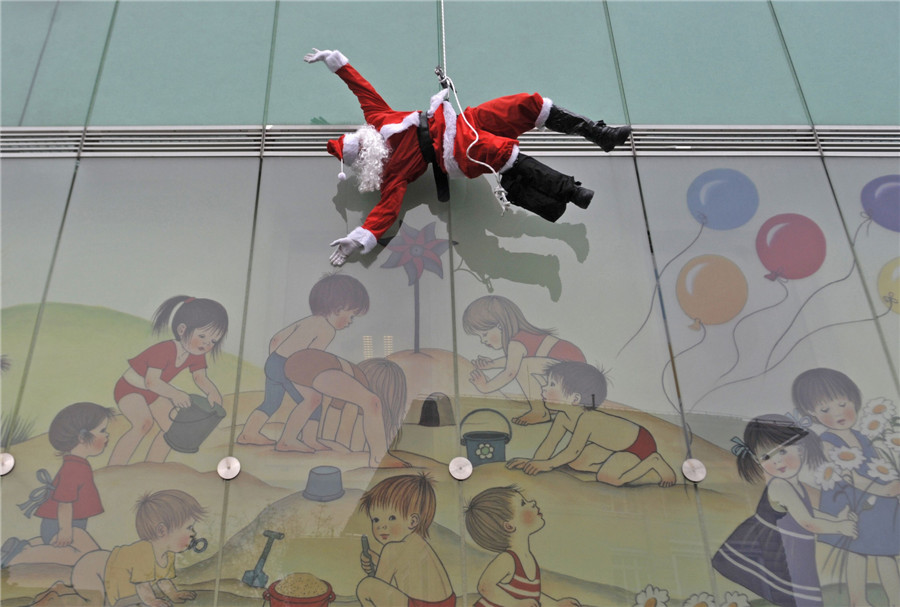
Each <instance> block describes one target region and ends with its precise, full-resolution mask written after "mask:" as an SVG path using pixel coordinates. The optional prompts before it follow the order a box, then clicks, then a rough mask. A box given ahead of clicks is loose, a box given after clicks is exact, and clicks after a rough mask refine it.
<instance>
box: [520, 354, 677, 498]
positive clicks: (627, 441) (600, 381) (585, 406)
mask: <svg viewBox="0 0 900 607" xmlns="http://www.w3.org/2000/svg"><path fill="white" fill-rule="evenodd" d="M545 378H546V379H545V383H544V386H543V387H542V388H541V396H542V397H543V399H544V402H545V404H546V406H547V408H548V409H550V410H551V411H556V412H557V415H556V417H555V419H554V420H553V424H552V425H551V426H550V430H549V431H548V432H547V436H546V438H544V440H543V441H542V442H541V444H540V445H539V446H538V448H537V449H536V450H535V452H534V457H533V458H532V459H525V458H513V459H511V460H510V461H508V462H507V464H506V467H507V468H510V469H519V470H523V471H524V472H525V473H526V474H532V475H533V474H538V473H539V472H547V471H549V470H552V469H554V468H558V467H560V466H562V465H566V464H567V465H568V466H569V467H570V468H572V469H574V470H579V471H582V472H592V473H594V474H596V475H597V480H598V481H600V482H601V483H606V484H609V485H613V486H616V487H620V486H622V485H625V484H627V483H631V482H634V481H637V480H639V479H641V478H643V477H644V476H645V475H647V474H650V473H655V474H656V475H658V476H659V486H660V487H671V486H672V485H673V484H675V471H674V470H672V467H671V466H669V464H668V463H667V462H666V460H665V459H663V457H662V455H660V454H659V452H658V451H657V450H656V441H655V440H654V439H653V436H652V435H651V434H650V432H649V431H648V430H647V429H646V428H644V427H643V426H640V425H638V424H636V423H634V422H633V421H630V420H627V419H624V418H622V417H618V416H616V415H610V414H609V413H606V412H604V411H601V410H600V409H596V408H591V407H592V403H594V402H600V403H602V402H603V401H604V400H605V399H606V376H605V375H604V374H603V372H602V371H601V370H600V369H598V368H597V367H594V366H592V365H589V364H587V363H579V362H560V363H556V364H553V365H551V366H549V367H548V368H547V371H546V375H545ZM567 435H571V437H570V439H569V443H568V444H567V445H566V446H565V447H564V448H563V449H561V450H560V451H559V453H556V454H555V455H554V452H555V451H556V448H557V447H558V446H559V444H560V442H561V441H562V440H563V438H565V437H566V436H567Z"/></svg>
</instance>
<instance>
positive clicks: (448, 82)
mask: <svg viewBox="0 0 900 607" xmlns="http://www.w3.org/2000/svg"><path fill="white" fill-rule="evenodd" d="M438 6H439V8H440V15H439V19H438V20H439V22H440V30H441V40H440V44H441V64H440V65H439V66H437V68H435V70H434V73H435V74H437V77H438V79H439V80H440V82H441V86H442V87H444V88H449V89H450V91H452V93H453V98H454V99H456V107H457V110H458V114H459V116H460V117H461V118H462V119H463V122H465V123H466V126H468V127H469V129H470V130H471V131H472V134H473V135H475V140H474V141H472V143H470V144H469V145H468V147H466V158H468V159H469V160H471V161H472V162H474V163H475V164H480V165H481V166H483V167H486V168H487V169H488V170H489V171H490V172H491V173H493V175H494V179H495V180H496V181H497V184H496V185H495V186H494V189H493V193H494V197H495V198H496V199H497V202H499V203H500V214H501V215H502V214H503V213H506V210H507V209H508V208H509V200H508V199H507V197H506V190H505V189H503V186H502V185H501V184H500V174H499V173H498V172H497V171H495V170H494V167H492V166H491V165H489V164H488V163H486V162H482V161H480V160H478V159H476V158H473V157H472V155H471V154H469V150H471V149H472V147H473V146H474V145H475V144H476V143H478V131H477V130H476V129H475V127H474V126H472V124H471V123H470V122H469V120H468V119H467V118H466V114H465V112H464V111H463V107H462V104H461V103H460V102H459V95H458V94H457V93H456V86H455V85H454V84H453V80H452V79H451V78H450V76H448V75H447V32H446V28H445V27H444V0H438Z"/></svg>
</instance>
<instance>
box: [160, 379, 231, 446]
mask: <svg viewBox="0 0 900 607" xmlns="http://www.w3.org/2000/svg"><path fill="white" fill-rule="evenodd" d="M173 414H174V415H175V416H174V417H172V415H173ZM224 418H225V409H224V407H222V405H211V404H210V402H209V401H208V400H207V399H206V397H204V396H200V395H199V394H191V406H190V407H184V408H182V409H178V408H175V409H172V410H171V411H170V412H169V419H171V420H172V425H171V426H169V429H168V430H166V433H165V434H163V438H164V439H165V440H166V444H168V445H169V446H170V447H172V449H174V450H175V451H178V452H179V453H196V452H197V451H199V450H200V444H201V443H202V442H203V441H205V440H206V437H207V436H209V435H210V434H211V433H212V431H213V430H215V428H216V426H218V425H219V422H221V421H222V420H223V419H224Z"/></svg>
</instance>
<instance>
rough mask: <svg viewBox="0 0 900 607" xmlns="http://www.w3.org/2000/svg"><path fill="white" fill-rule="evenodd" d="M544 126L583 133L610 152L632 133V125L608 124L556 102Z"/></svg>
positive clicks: (572, 132) (566, 131) (570, 132)
mask: <svg viewBox="0 0 900 607" xmlns="http://www.w3.org/2000/svg"><path fill="white" fill-rule="evenodd" d="M544 126H546V127H547V128H548V129H550V130H551V131H556V132H557V133H565V134H566V135H581V136H582V137H584V138H585V139H587V140H588V141H591V142H593V143H596V144H597V145H599V146H600V148H601V149H602V150H603V151H604V152H610V151H612V149H613V148H615V147H616V146H617V145H622V144H623V143H625V142H626V141H628V136H629V135H631V127H630V126H606V123H605V122H603V121H602V120H598V121H596V122H594V121H593V120H589V119H588V118H585V117H584V116H579V115H578V114H574V113H572V112H570V111H569V110H567V109H565V108H561V107H559V106H558V105H555V104H554V105H553V106H552V107H551V108H550V115H549V116H547V122H545V123H544Z"/></svg>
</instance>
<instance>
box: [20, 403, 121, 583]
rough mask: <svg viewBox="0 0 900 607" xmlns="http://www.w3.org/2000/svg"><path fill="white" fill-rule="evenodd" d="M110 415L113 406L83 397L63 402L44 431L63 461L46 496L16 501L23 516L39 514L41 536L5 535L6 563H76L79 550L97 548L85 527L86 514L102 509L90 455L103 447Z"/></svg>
mask: <svg viewBox="0 0 900 607" xmlns="http://www.w3.org/2000/svg"><path fill="white" fill-rule="evenodd" d="M112 416H113V410H112V409H108V408H107V407H101V406H100V405H98V404H95V403H86V402H85V403H75V404H72V405H69V406H68V407H65V408H64V409H63V410H62V411H60V412H59V413H57V414H56V417H54V418H53V421H52V422H50V429H49V431H48V433H47V436H48V438H49V439H50V444H51V445H52V446H53V448H54V449H56V450H57V451H59V452H60V453H61V454H62V458H63V463H62V466H61V467H60V469H59V472H57V473H56V477H55V478H54V479H53V482H52V484H51V485H50V486H48V487H47V488H46V491H45V495H44V496H42V497H39V498H37V499H36V500H34V501H29V502H26V503H24V504H21V505H20V506H19V507H20V508H21V509H22V510H24V511H25V513H26V515H27V516H29V517H30V516H31V513H32V511H33V512H34V514H36V515H37V516H38V517H39V518H40V519H41V536H40V537H37V538H34V539H32V540H20V539H18V538H15V537H11V538H9V539H7V540H6V541H5V542H4V543H3V566H4V567H6V566H8V565H16V564H19V563H58V564H60V565H74V564H75V562H76V561H77V560H78V559H79V558H81V556H82V555H84V554H85V553H88V552H91V551H92V550H97V549H98V548H99V546H98V545H97V543H96V542H95V541H94V539H93V538H92V537H91V536H90V534H89V533H88V532H87V521H88V519H89V518H90V517H92V516H97V515H98V514H101V513H102V512H103V504H102V503H101V502H100V493H99V492H98V491H97V487H96V485H94V472H93V470H92V469H91V464H90V463H89V462H88V458H89V457H94V456H97V455H100V454H101V453H103V451H104V450H105V449H106V444H107V442H109V435H108V434H107V433H106V427H107V425H109V420H110V418H111V417H112ZM41 499H44V501H43V502H41Z"/></svg>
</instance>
